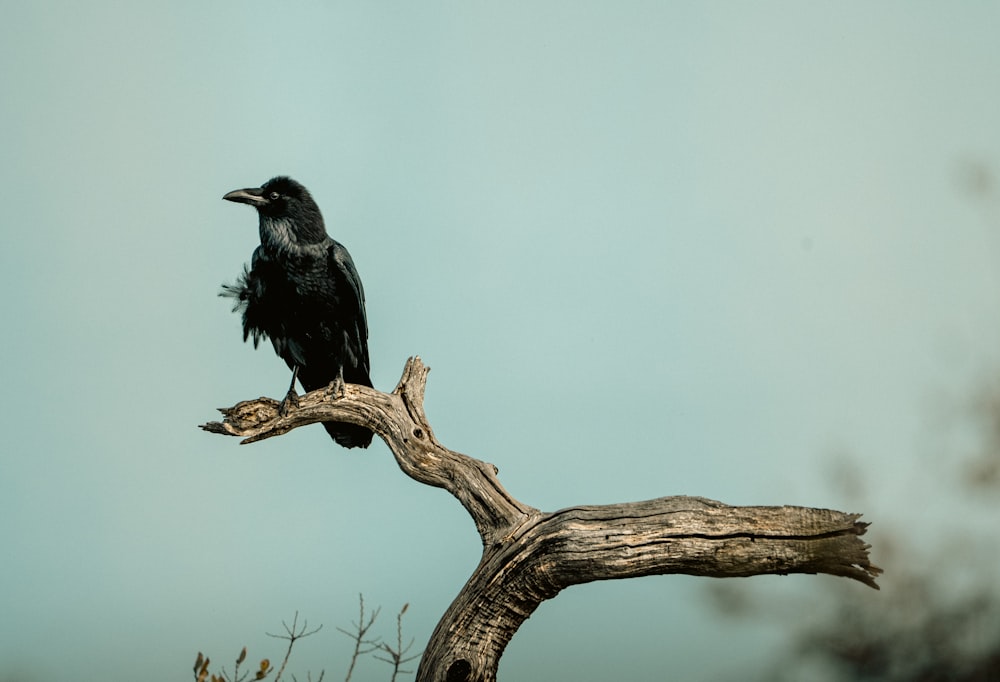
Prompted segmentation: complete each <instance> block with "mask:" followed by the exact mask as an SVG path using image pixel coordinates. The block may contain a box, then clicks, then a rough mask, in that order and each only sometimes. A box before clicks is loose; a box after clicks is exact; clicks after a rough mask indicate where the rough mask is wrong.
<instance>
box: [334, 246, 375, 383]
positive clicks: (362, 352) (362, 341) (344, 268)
mask: <svg viewBox="0 0 1000 682" xmlns="http://www.w3.org/2000/svg"><path fill="white" fill-rule="evenodd" d="M330 241H331V242H332V243H331V244H330V248H329V256H330V258H329V265H330V275H331V276H332V277H333V278H334V281H335V282H336V288H337V290H338V291H340V292H343V293H342V294H341V295H340V296H338V298H339V303H340V305H341V306H343V310H344V312H345V313H346V315H345V319H350V320H352V321H353V322H354V323H355V324H356V325H357V326H356V329H355V330H353V331H355V334H349V336H354V337H355V338H354V339H352V341H354V342H355V343H356V344H357V347H355V348H352V349H351V351H352V352H354V353H356V354H357V359H358V364H359V365H360V366H361V367H362V368H364V370H365V374H367V373H368V371H369V369H370V367H371V365H370V363H369V360H368V317H367V315H366V313H365V289H364V286H362V284H361V277H360V275H358V270H357V268H355V267H354V261H353V260H352V259H351V254H349V253H348V252H347V249H345V248H344V246H343V245H342V244H340V243H339V242H337V241H334V240H332V239H331V240H330ZM348 331H351V330H348Z"/></svg>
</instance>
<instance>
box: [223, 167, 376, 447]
mask: <svg viewBox="0 0 1000 682" xmlns="http://www.w3.org/2000/svg"><path fill="white" fill-rule="evenodd" d="M223 199H226V200H228V201H236V202H239V203H242V204H250V205H251V206H253V207H254V208H256V209H257V214H258V216H259V218H260V246H258V247H257V248H256V250H254V252H253V259H252V260H251V262H250V265H249V266H248V267H246V268H244V271H243V275H242V276H241V277H240V278H239V280H238V281H237V282H236V284H234V285H226V286H224V287H223V291H222V295H223V296H231V297H233V298H235V299H236V300H237V301H236V305H235V307H234V308H233V310H234V311H236V310H240V311H242V313H243V340H244V341H246V340H247V339H248V338H250V337H251V336H252V337H253V345H254V347H255V348H256V347H257V345H258V344H259V343H260V340H261V339H263V338H268V339H270V340H271V343H272V345H273V346H274V352H275V353H277V354H278V355H279V356H281V358H282V359H283V360H284V361H285V362H286V363H287V364H288V367H289V368H290V369H291V370H292V385H291V387H290V388H289V390H288V395H286V396H285V401H284V402H283V403H282V409H286V408H287V406H288V405H289V404H290V403H295V402H296V401H297V398H296V395H295V380H296V377H298V380H299V383H301V384H302V387H303V388H304V389H305V390H306V391H314V390H316V389H318V388H323V387H325V386H332V388H333V390H335V391H338V392H339V391H341V390H342V387H343V384H344V382H347V383H351V384H363V385H364V386H371V385H372V382H371V379H370V378H369V377H368V372H369V362H368V323H367V321H366V319H365V294H364V289H362V287H361V278H360V277H359V276H358V271H357V270H356V269H355V268H354V262H353V261H352V260H351V255H350V254H349V253H347V249H345V248H344V247H343V246H342V245H341V244H339V243H337V242H335V241H334V240H333V239H331V238H330V236H329V235H328V234H327V233H326V228H325V227H324V226H323V216H322V215H321V214H320V211H319V207H318V206H317V205H316V202H315V201H313V198H312V196H311V195H310V194H309V192H308V191H307V190H306V188H305V187H303V186H302V185H300V184H299V183H297V182H295V181H294V180H292V179H291V178H286V177H277V178H273V179H271V180H268V181H267V182H266V183H264V185H263V186H261V187H258V188H252V189H238V190H236V191H233V192H230V193H229V194H227V195H226V196H224V197H223ZM323 426H325V427H326V430H327V431H328V432H329V434H330V435H331V436H332V437H333V439H334V440H335V441H337V442H338V443H339V444H341V445H343V446H344V447H346V448H356V447H360V448H366V447H368V445H369V444H370V443H371V441H372V432H371V431H369V430H368V429H366V428H364V427H361V426H356V425H353V424H345V423H340V422H325V423H324V424H323Z"/></svg>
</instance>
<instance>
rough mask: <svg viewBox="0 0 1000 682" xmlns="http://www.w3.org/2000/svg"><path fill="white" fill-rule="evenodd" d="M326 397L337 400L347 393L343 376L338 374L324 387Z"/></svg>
mask: <svg viewBox="0 0 1000 682" xmlns="http://www.w3.org/2000/svg"><path fill="white" fill-rule="evenodd" d="M325 393H326V397H327V398H333V399H334V400H338V399H340V398H343V397H344V396H345V395H347V384H346V383H345V382H344V377H340V376H338V377H337V378H336V379H334V380H333V381H331V382H330V383H329V385H328V386H327V387H326V389H325Z"/></svg>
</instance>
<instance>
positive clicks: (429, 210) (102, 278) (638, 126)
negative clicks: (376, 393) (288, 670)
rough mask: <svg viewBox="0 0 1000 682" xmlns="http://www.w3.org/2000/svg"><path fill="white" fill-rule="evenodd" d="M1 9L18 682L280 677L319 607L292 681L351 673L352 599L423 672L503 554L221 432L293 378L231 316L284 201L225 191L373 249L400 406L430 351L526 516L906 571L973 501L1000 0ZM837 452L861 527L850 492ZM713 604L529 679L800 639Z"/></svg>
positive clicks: (397, 493)
mask: <svg viewBox="0 0 1000 682" xmlns="http://www.w3.org/2000/svg"><path fill="white" fill-rule="evenodd" d="M3 17H4V19H3V22H2V24H0V93H2V95H0V123H2V126H0V153H2V158H3V162H2V164H0V187H2V202H3V211H2V239H3V246H2V249H0V277H2V284H3V287H2V290H3V292H4V295H3V296H2V297H0V320H2V326H3V334H2V335H0V339H2V341H0V343H2V349H3V355H2V358H3V359H2V364H0V400H2V409H0V426H2V429H3V442H2V445H0V448H2V453H0V546H2V548H3V549H2V556H0V680H43V679H45V680H51V679H98V678H100V679H110V680H115V679H134V678H138V677H141V678H143V679H146V680H150V681H151V682H156V681H159V680H163V681H167V680H176V679H184V677H185V676H186V675H188V674H189V669H190V665H191V664H192V663H193V660H194V656H195V653H196V652H197V651H199V650H202V651H205V652H206V653H208V654H209V655H211V656H212V658H213V659H215V660H217V661H229V660H230V659H232V658H233V657H234V656H235V655H236V653H237V652H238V651H239V648H240V647H241V646H243V645H244V644H247V645H249V646H250V656H251V657H252V658H253V657H257V658H260V657H262V656H265V655H267V656H270V657H271V658H272V659H275V658H277V657H278V654H279V652H280V651H281V649H280V642H276V641H274V640H271V639H269V638H267V637H266V636H264V632H265V631H270V632H276V631H278V630H279V629H280V620H281V619H282V618H290V617H291V615H292V613H293V612H294V611H295V610H298V611H299V612H300V614H301V616H304V617H305V618H308V619H309V621H310V623H317V624H318V623H325V625H326V627H325V628H324V630H323V631H322V632H321V633H320V634H318V635H317V636H315V637H313V638H312V639H309V640H304V641H303V642H302V643H301V645H300V646H301V648H300V650H299V654H298V656H297V658H296V659H295V660H294V666H293V667H294V668H295V671H296V672H297V674H298V675H299V679H304V673H305V671H306V670H307V669H312V670H313V671H314V673H315V672H316V671H318V670H319V669H320V668H323V667H325V668H326V669H327V671H328V672H327V679H333V680H336V679H342V677H343V668H344V666H345V665H346V657H347V651H348V642H347V641H346V640H345V639H344V638H343V637H342V636H341V635H339V634H338V633H336V631H335V630H334V627H335V626H337V625H340V626H345V625H347V624H348V622H349V621H350V619H351V618H353V617H355V612H356V599H357V594H358V593H359V592H363V593H364V594H365V595H366V598H367V600H368V601H369V602H370V603H371V604H381V605H382V606H383V607H384V614H383V621H384V622H383V626H384V627H383V628H382V629H381V631H380V634H383V635H385V636H390V635H391V634H392V627H391V626H392V618H391V614H392V613H393V612H394V611H395V610H396V609H398V608H399V607H400V606H401V605H402V604H403V603H404V602H409V603H410V604H411V606H410V611H409V612H408V614H407V616H406V619H407V620H406V629H407V631H408V633H409V634H411V635H412V636H414V637H415V638H416V640H417V644H416V646H417V647H421V646H422V644H423V643H424V642H426V639H427V638H428V637H429V635H430V632H431V630H432V629H433V626H434V623H436V621H437V619H438V618H439V617H440V615H441V614H442V613H443V612H444V610H445V609H446V608H447V606H448V604H449V603H450V601H451V599H452V598H453V597H454V596H455V595H456V594H457V592H458V590H459V589H460V587H461V585H462V584H463V582H464V581H465V579H466V577H467V576H468V575H469V573H470V572H471V571H472V569H473V568H474V567H475V565H476V562H477V560H478V556H479V551H480V547H479V540H478V537H477V535H476V533H475V529H474V527H473V525H472V523H471V521H470V520H469V518H468V517H467V516H466V515H465V513H464V511H463V510H462V509H461V507H460V506H459V505H458V503H457V502H455V501H454V500H453V499H452V498H450V497H449V496H448V495H447V494H446V493H444V492H443V491H441V490H437V489H432V488H428V487H424V486H420V485H418V484H416V483H414V482H412V481H410V480H409V479H407V478H406V477H404V476H403V475H402V474H401V473H400V472H399V471H398V469H397V468H396V467H395V465H394V463H393V461H392V458H391V456H390V454H389V452H388V450H387V449H386V448H385V446H384V444H382V443H381V442H376V443H375V444H374V445H373V446H372V447H371V448H370V449H369V450H368V451H367V452H358V451H350V452H348V451H345V450H342V449H339V448H337V447H335V446H333V445H331V443H330V441H329V439H328V438H327V436H326V434H325V432H324V431H323V430H322V429H320V428H319V427H315V428H307V429H302V430H299V431H296V432H293V433H291V434H289V435H287V436H285V437H282V438H279V439H273V440H270V441H267V442H264V443H260V444H256V445H253V446H240V445H238V443H237V441H236V440H235V439H227V438H223V437H220V436H215V435H210V434H206V433H204V432H202V431H200V430H198V429H197V428H196V427H197V425H198V424H200V423H203V422H205V421H209V420H212V419H214V418H215V417H216V413H215V412H214V408H216V407H220V406H226V405H231V404H233V403H235V402H237V401H239V400H242V399H246V398H252V397H256V396H259V395H270V396H274V397H280V396H281V394H282V393H283V392H284V390H285V388H286V384H287V381H288V371H287V369H286V368H285V365H284V363H283V362H282V361H281V360H279V359H278V358H276V357H275V356H274V354H273V353H272V352H271V350H270V348H263V349H261V350H258V351H256V352H255V351H254V350H253V348H252V347H251V346H250V345H248V344H243V343H242V342H241V332H240V323H239V319H238V317H237V316H236V315H233V314H231V313H230V310H229V308H230V303H229V302H228V301H226V300H223V299H220V298H218V297H217V296H216V294H217V292H218V290H219V286H220V284H222V283H223V282H226V281H232V280H233V278H235V276H236V275H237V274H238V272H239V270H240V268H241V267H242V264H243V263H244V262H245V261H246V260H247V259H248V258H249V256H250V253H251V251H252V250H253V248H254V247H255V244H256V240H257V227H256V225H257V219H256V216H255V215H254V213H253V211H252V210H250V209H249V208H247V207H245V206H237V205H233V204H230V203H227V202H223V201H222V200H221V197H222V195H223V194H224V193H226V192H227V191H229V190H232V189H236V188H241V187H247V186H256V185H259V184H261V183H262V182H264V181H265V180H267V179H268V178H269V177H271V176H273V175H277V174H288V175H291V176H293V177H295V178H296V179H298V180H300V181H301V182H303V183H304V184H305V185H306V186H307V187H308V188H309V189H310V190H311V191H312V193H313V195H314V196H315V197H316V199H317V201H318V202H319V204H320V206H321V207H322V209H323V212H324V215H325V217H326V221H327V226H328V229H329V231H330V233H331V234H332V236H333V237H334V238H336V239H338V240H339V241H341V242H342V243H344V244H345V245H346V246H347V247H348V248H349V249H350V251H351V253H352V254H353V257H354V260H355V262H356V264H357V266H358V269H359V271H360V273H361V276H362V278H363V280H364V283H365V288H366V292H367V296H368V316H369V325H370V332H371V340H370V346H371V357H372V365H373V378H374V382H375V385H376V387H378V388H380V389H382V390H391V389H392V387H393V386H394V385H395V383H396V381H397V379H398V377H399V374H400V372H401V370H402V368H403V364H404V362H405V360H406V358H407V356H409V355H414V354H419V355H420V356H422V357H423V358H424V360H425V361H426V362H427V363H428V364H429V365H430V366H431V367H432V368H433V371H432V372H431V375H430V380H429V384H428V393H427V403H426V407H427V412H428V415H429V417H430V420H431V423H432V425H433V426H434V429H435V432H436V434H437V435H438V437H439V439H440V440H441V442H442V443H444V444H445V445H446V446H448V447H451V448H453V449H456V450H459V451H462V452H466V453H467V454H470V455H473V456H475V457H478V458H480V459H484V460H487V461H490V462H493V463H495V464H496V465H497V466H498V467H499V469H500V476H501V481H502V482H503V483H504V484H505V486H506V487H507V488H508V490H509V491H510V492H511V493H512V494H513V495H515V496H516V497H518V498H519V499H521V500H523V501H524V502H526V503H528V504H531V505H533V506H536V507H539V508H542V509H546V510H554V509H557V508H560V507H564V506H569V505H573V504H585V503H612V502H625V501H630V500H640V499H647V498H651V497H658V496H662V495H670V494H690V495H702V496H706V497H711V498H715V499H719V500H722V501H724V502H728V503H731V504H801V505H808V506H821V507H833V508H838V509H845V510H848V511H861V512H864V513H865V515H866V517H865V518H866V519H867V520H869V521H873V522H875V525H874V526H873V527H872V532H871V533H870V537H871V542H873V543H874V545H875V547H874V550H873V552H874V554H873V559H874V561H875V562H876V563H880V564H881V563H886V562H885V559H886V557H884V556H882V557H880V546H879V541H880V538H881V539H883V541H887V536H886V535H885V533H886V532H887V530H888V529H889V528H894V529H896V530H900V527H899V526H898V525H893V524H899V523H901V522H906V523H914V522H917V523H919V524H920V525H921V526H922V529H921V533H920V534H914V535H915V536H914V537H912V538H906V537H903V538H901V539H900V541H909V542H910V543H911V544H912V543H917V544H919V543H921V542H929V540H927V539H926V538H927V537H928V535H927V533H925V532H924V530H925V529H926V527H927V526H941V527H945V526H947V525H948V524H950V523H954V522H955V519H956V518H961V517H962V516H963V515H965V514H967V513H968V512H967V509H966V507H964V506H961V505H960V503H959V501H958V500H956V498H955V497H953V496H948V495H943V494H938V491H937V488H936V487H935V486H936V484H935V482H934V481H933V480H932V479H929V478H928V477H926V476H922V475H921V473H920V472H921V471H926V470H927V468H928V467H932V466H933V465H934V461H935V459H936V458H937V457H938V454H936V451H935V449H934V447H932V445H933V443H934V442H936V441H934V439H933V438H929V437H928V430H929V429H931V428H932V426H929V424H931V423H932V422H933V421H934V416H935V415H938V414H940V412H941V409H939V408H940V406H941V405H942V404H951V402H953V400H952V399H953V398H956V397H957V396H962V395H964V393H966V392H967V390H968V388H969V386H971V385H972V384H974V383H975V382H976V381H977V380H978V378H979V377H981V376H983V374H984V373H985V372H987V371H989V370H991V369H995V367H996V366H997V365H998V364H1000V357H998V356H1000V352H998V349H1000V344H998V334H997V330H998V324H997V323H998V321H1000V319H998V318H1000V316H998V311H1000V306H998V301H997V296H996V292H997V291H998V285H1000V269H998V264H1000V234H998V233H997V231H996V229H997V224H998V223H997V221H996V220H995V218H996V216H997V215H998V214H997V213H991V211H995V210H996V204H995V203H994V204H989V203H988V202H984V201H982V200H981V198H977V197H976V196H974V195H973V194H972V193H970V192H969V191H967V186H968V183H965V184H963V178H966V179H968V177H969V175H968V173H969V169H975V168H993V169H995V168H997V167H998V163H1000V76H998V67H1000V42H998V41H997V27H998V26H1000V5H997V4H996V3H980V2H966V3H958V4H955V3H945V2H937V3H926V2H883V3H861V2H856V3H855V2H848V3H843V2H829V3H826V2H811V3H798V2H787V3H774V2H770V3H768V2H764V3H752V4H748V3H665V2H621V3H599V2H577V1H572V2H505V3H484V2H452V3H441V2H431V3H402V2H400V3H343V2H295V3H260V2H239V3H236V2H213V3H195V2H173V3H158V4H156V5H153V4H150V3H129V2H89V3H69V2H65V3H52V2H32V3H26V2H16V3H15V2H4V3H3ZM928 443H931V444H932V445H928ZM845 453H846V454H847V455H848V456H851V457H853V458H855V460H856V461H858V462H861V463H862V468H861V469H860V471H861V475H862V479H861V480H862V481H863V484H864V487H865V489H866V490H867V491H868V493H869V494H870V497H868V498H865V501H864V504H863V505H861V508H859V504H858V498H857V497H852V496H850V495H846V494H844V493H843V492H842V491H840V490H838V488H837V486H833V485H831V484H830V479H831V477H833V476H834V474H835V473H836V471H837V470H838V469H837V462H838V461H839V458H840V457H842V456H844V455H845ZM880 528H881V531H880ZM880 532H882V533H883V535H881V536H880V534H879V533H880ZM901 532H904V533H905V531H901ZM710 582H712V581H709V580H707V579H696V578H690V577H684V576H662V577H655V578H646V579H641V580H633V581H616V582H612V583H601V584H593V585H586V586H581V587H575V588H572V589H570V590H567V591H566V592H564V593H563V594H561V595H560V596H559V597H558V598H557V599H555V600H554V601H551V602H547V603H545V604H543V606H542V607H541V608H540V609H539V610H538V612H537V613H536V614H535V615H534V616H532V618H531V619H530V620H529V621H528V622H527V623H525V625H524V626H523V628H522V629H521V631H520V632H519V633H518V635H517V636H516V637H515V639H514V640H513V642H512V643H511V645H510V647H509V649H508V651H507V653H506V655H505V657H504V659H503V662H502V664H501V669H500V673H501V677H502V678H503V679H506V680H552V679H565V680H580V681H590V680H595V681H596V680H607V679H633V680H656V679H662V678H663V676H664V675H665V674H666V672H665V671H667V672H669V674H670V677H671V678H672V679H690V680H711V679H745V678H746V677H747V676H748V675H749V674H750V673H749V672H748V671H752V670H754V669H755V666H756V665H758V664H759V663H760V662H761V661H763V660H765V659H766V658H767V657H768V656H769V655H771V652H773V651H774V648H775V647H780V646H781V645H782V643H783V642H784V641H786V640H787V637H788V635H789V632H790V631H791V630H793V629H794V627H795V620H794V618H791V619H790V620H789V622H786V623H784V624H783V627H778V626H775V625H773V624H772V625H769V626H765V625H764V624H761V623H756V622H754V621H753V620H752V619H751V620H749V621H741V622H729V621H725V620H719V617H718V615H717V614H716V613H715V612H714V611H713V610H712V609H711V608H710V604H709V600H708V599H707V598H706V592H707V590H706V585H707V584H708V583H710ZM732 582H733V583H734V584H738V585H740V589H747V590H757V589H765V590H768V591H770V592H771V593H774V594H782V595H792V594H794V595H796V598H797V599H799V600H800V601H799V603H800V604H801V616H802V617H803V618H805V617H807V614H808V613H809V611H810V610H811V608H812V606H811V604H813V603H814V600H815V601H819V600H821V599H823V598H824V597H825V596H828V594H829V593H830V592H831V591H834V590H865V589H867V588H864V587H863V586H861V585H854V584H848V583H847V582H846V581H844V580H838V579H834V578H831V577H812V576H794V577H788V578H777V577H762V578H753V579H749V580H745V581H732ZM891 582H892V574H891V572H890V573H889V574H887V575H886V576H885V578H884V580H883V584H886V586H887V589H889V588H890V587H891ZM870 594H871V599H878V598H879V594H878V593H876V592H874V591H872V592H871V593H870ZM797 613H798V612H797ZM720 650H721V651H724V652H725V655H721V656H720V654H719V651H720ZM386 673H387V669H386V667H385V666H384V664H380V663H378V662H370V663H365V664H364V665H363V666H362V668H361V669H360V670H359V671H358V673H357V677H356V678H355V679H361V680H383V679H387V675H386Z"/></svg>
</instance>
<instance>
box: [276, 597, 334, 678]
mask: <svg viewBox="0 0 1000 682" xmlns="http://www.w3.org/2000/svg"><path fill="white" fill-rule="evenodd" d="M298 623H299V612H298V611H296V612H295V617H294V618H292V626H291V627H288V623H286V622H285V621H281V624H282V625H283V626H284V628H285V632H286V633H287V634H284V635H272V634H271V633H270V632H267V633H264V634H266V635H267V636H268V637H274V638H275V639H287V640H288V650H287V651H286V652H285V659H284V660H283V661H282V662H281V667H280V668H278V674H277V675H275V676H274V682H278V681H279V680H280V679H281V673H283V672H285V666H286V665H288V659H289V658H290V657H291V655H292V647H293V646H295V642H296V641H297V640H300V639H302V638H303V637H308V636H310V635H315V634H316V633H317V632H319V631H320V630H322V629H323V625H322V624H320V626H319V627H318V628H315V629H314V630H309V621H307V620H303V621H302V629H301V630H300V629H299V628H298Z"/></svg>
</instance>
